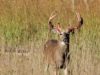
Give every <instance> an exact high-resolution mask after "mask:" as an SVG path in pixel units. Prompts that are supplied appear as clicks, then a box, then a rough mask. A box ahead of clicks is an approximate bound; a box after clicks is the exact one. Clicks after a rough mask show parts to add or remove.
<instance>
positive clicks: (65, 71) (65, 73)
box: [64, 67, 68, 75]
mask: <svg viewBox="0 0 100 75" xmlns="http://www.w3.org/2000/svg"><path fill="white" fill-rule="evenodd" d="M64 75H68V69H67V67H66V68H65V69H64Z"/></svg>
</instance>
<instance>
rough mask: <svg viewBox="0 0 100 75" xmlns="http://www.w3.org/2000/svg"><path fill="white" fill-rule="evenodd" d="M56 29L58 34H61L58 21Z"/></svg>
mask: <svg viewBox="0 0 100 75" xmlns="http://www.w3.org/2000/svg"><path fill="white" fill-rule="evenodd" d="M56 31H57V33H58V34H62V29H61V25H60V23H58V24H57V25H56Z"/></svg>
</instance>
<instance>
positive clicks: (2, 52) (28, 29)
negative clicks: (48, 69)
mask: <svg viewBox="0 0 100 75" xmlns="http://www.w3.org/2000/svg"><path fill="white" fill-rule="evenodd" d="M88 5H89V10H87V9H86V6H85V4H84V2H83V0H75V11H78V12H79V13H80V14H81V15H82V17H83V19H84V25H83V27H82V29H81V31H80V32H79V33H77V32H76V33H75V35H71V36H70V37H71V39H70V52H71V62H70V69H71V73H72V75H100V10H99V9H100V1H99V0H88ZM54 10H56V11H58V16H57V18H56V19H55V20H54V23H57V22H60V23H61V25H62V28H64V29H65V28H67V26H68V23H69V22H71V23H72V24H75V23H76V16H75V11H73V10H72V4H71V1H69V0H0V75H48V73H45V72H44V62H43V61H42V60H43V58H42V57H43V55H42V50H43V44H44V43H45V42H46V41H47V40H48V39H50V38H56V39H59V38H58V37H57V35H55V34H52V37H49V36H48V26H47V25H48V18H49V16H50V14H51V13H52V11H54Z"/></svg>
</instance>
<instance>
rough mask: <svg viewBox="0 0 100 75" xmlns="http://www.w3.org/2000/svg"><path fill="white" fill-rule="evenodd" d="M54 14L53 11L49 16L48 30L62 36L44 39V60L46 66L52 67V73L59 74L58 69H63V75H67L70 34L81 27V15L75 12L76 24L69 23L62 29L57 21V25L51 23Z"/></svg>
mask: <svg viewBox="0 0 100 75" xmlns="http://www.w3.org/2000/svg"><path fill="white" fill-rule="evenodd" d="M56 16H57V15H56V14H54V13H53V14H51V16H50V17H49V21H48V27H49V31H51V32H55V33H57V34H58V35H60V36H62V38H61V40H57V39H50V40H47V41H46V43H45V44H44V49H43V54H44V60H45V62H46V63H47V65H48V66H49V65H52V66H53V67H54V75H59V70H60V69H63V70H64V75H68V69H67V66H68V64H69V62H70V51H69V46H70V34H71V33H73V32H75V31H76V30H79V29H80V28H81V27H82V25H83V17H81V15H80V14H79V13H78V12H76V17H77V24H76V25H75V26H71V25H70V26H68V28H67V29H66V30H65V31H62V29H61V27H60V26H59V25H60V23H58V24H57V26H56V25H54V24H53V23H52V20H53V19H54V18H55V17H56ZM48 66H47V67H48ZM48 68H49V67H48ZM48 68H47V69H48Z"/></svg>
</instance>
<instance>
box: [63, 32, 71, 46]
mask: <svg viewBox="0 0 100 75" xmlns="http://www.w3.org/2000/svg"><path fill="white" fill-rule="evenodd" d="M63 42H64V43H65V44H66V45H68V46H69V43H70V34H67V35H66V37H65V38H64V39H63Z"/></svg>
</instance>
